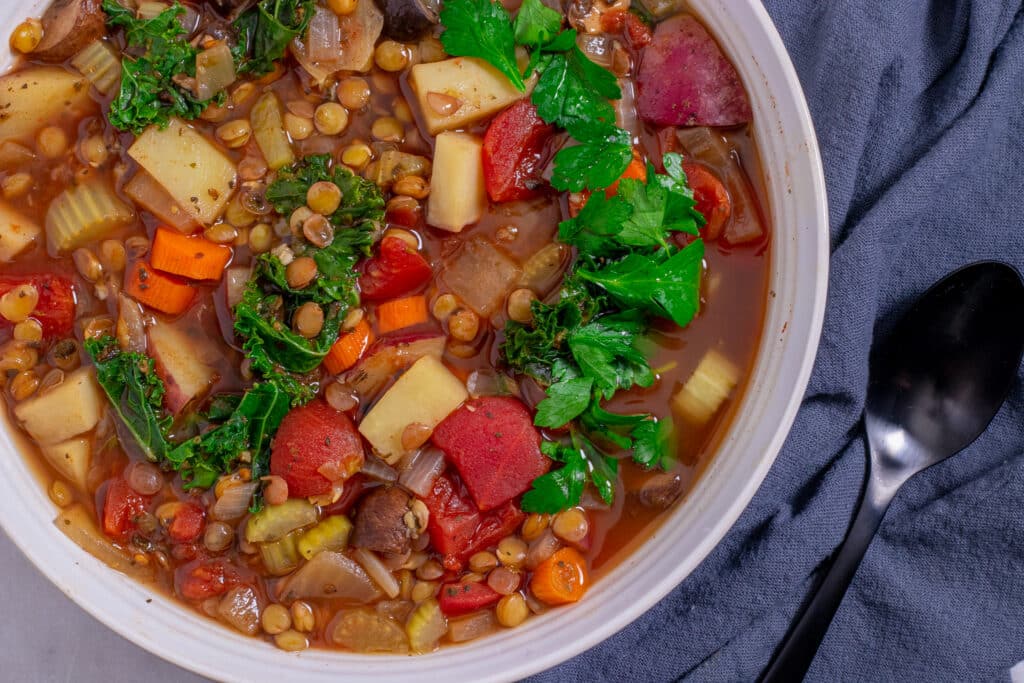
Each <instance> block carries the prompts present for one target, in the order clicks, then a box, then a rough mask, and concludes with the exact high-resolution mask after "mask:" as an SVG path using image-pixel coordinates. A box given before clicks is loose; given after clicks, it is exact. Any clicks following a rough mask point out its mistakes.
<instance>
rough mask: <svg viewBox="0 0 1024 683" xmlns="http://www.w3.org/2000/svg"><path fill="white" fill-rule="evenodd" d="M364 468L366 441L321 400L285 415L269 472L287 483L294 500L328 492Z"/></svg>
mask: <svg viewBox="0 0 1024 683" xmlns="http://www.w3.org/2000/svg"><path fill="white" fill-rule="evenodd" d="M362 465H363V442H362V440H361V439H360V438H359V434H357V433H356V428H355V427H354V426H353V425H352V420H350V419H349V417H348V415H346V414H345V413H342V412H339V411H337V410H335V409H334V408H332V407H331V406H329V405H327V402H326V401H324V400H322V399H317V400H316V401H313V402H311V403H307V404H306V405H304V406H302V407H301V408H293V409H292V410H291V411H290V412H289V413H288V414H287V415H285V416H284V419H283V420H282V421H281V427H280V428H279V429H278V431H277V436H276V437H275V438H274V445H273V448H272V450H271V453H270V473H271V474H273V475H276V476H278V477H281V478H283V479H284V480H285V481H286V482H288V495H289V496H291V497H292V498H306V497H308V496H319V495H322V494H324V493H327V492H329V491H330V490H331V486H332V485H333V484H335V483H338V482H343V481H345V480H346V479H348V478H349V477H350V476H351V475H352V474H354V473H356V472H358V471H359V468H360V467H362Z"/></svg>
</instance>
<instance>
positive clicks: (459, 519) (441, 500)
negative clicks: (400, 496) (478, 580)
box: [423, 472, 526, 571]
mask: <svg viewBox="0 0 1024 683" xmlns="http://www.w3.org/2000/svg"><path fill="white" fill-rule="evenodd" d="M423 502H424V504H425V505H426V506H427V510H429V511H430V518H429V521H428V522H427V531H428V532H429V533H430V542H431V544H432V545H433V546H434V549H435V550H437V551H438V552H439V553H441V554H442V555H444V556H445V557H444V564H445V567H447V568H448V569H450V570H452V571H456V570H458V569H460V568H461V567H462V563H463V562H464V561H465V560H466V559H468V558H469V556H470V555H472V554H473V553H475V552H479V551H481V550H485V549H487V548H489V547H491V546H493V545H497V543H498V541H500V540H501V539H503V538H505V537H506V536H508V535H509V534H512V533H514V532H515V530H516V529H517V528H518V527H519V525H520V524H521V523H522V521H523V518H524V517H525V516H526V515H524V514H523V512H522V511H521V510H520V509H519V508H518V507H516V505H515V503H513V502H509V503H506V504H505V505H503V506H501V507H500V508H498V509H496V510H491V511H489V512H480V510H479V509H478V508H477V506H476V505H475V504H474V503H473V499H472V498H471V497H470V495H469V492H468V491H467V490H466V487H465V485H464V484H463V483H462V480H461V479H459V478H458V475H456V474H454V473H452V472H447V473H445V474H442V475H441V476H440V477H438V478H437V480H436V481H435V482H434V488H433V489H432V490H431V491H430V495H428V496H427V497H426V498H424V499H423Z"/></svg>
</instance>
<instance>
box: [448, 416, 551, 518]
mask: <svg viewBox="0 0 1024 683" xmlns="http://www.w3.org/2000/svg"><path fill="white" fill-rule="evenodd" d="M432 438H433V441H434V444H435V445H437V447H438V448H440V449H441V450H442V451H444V453H445V455H446V456H448V460H449V461H450V462H451V463H452V464H453V465H455V467H456V469H458V471H459V474H460V475H461V476H462V480H463V481H464V482H466V488H468V489H469V492H470V494H471V495H472V496H473V500H474V501H475V502H476V504H477V507H478V508H480V509H481V510H491V509H493V508H496V507H498V506H500V505H503V504H504V503H507V502H508V501H510V500H512V499H513V498H515V497H516V496H518V495H519V494H520V493H523V492H524V491H526V490H527V489H529V488H530V483H531V482H533V480H534V479H536V478H537V477H539V476H540V475H542V474H544V473H545V472H547V471H548V468H549V467H550V466H551V461H550V460H549V459H548V458H546V457H545V456H544V455H543V454H542V453H541V452H540V433H539V432H538V431H537V429H536V428H535V427H534V426H533V418H532V417H531V416H530V411H529V410H527V409H526V406H524V405H523V404H522V402H521V401H519V400H518V399H515V398H512V397H509V396H488V397H484V398H478V399H474V400H471V401H467V402H466V403H465V404H464V405H463V406H462V407H461V408H459V409H458V410H456V411H455V412H454V413H452V414H451V415H449V416H448V418H447V419H446V420H445V421H444V422H442V423H441V424H439V425H438V426H437V429H435V430H434V435H433V437H432Z"/></svg>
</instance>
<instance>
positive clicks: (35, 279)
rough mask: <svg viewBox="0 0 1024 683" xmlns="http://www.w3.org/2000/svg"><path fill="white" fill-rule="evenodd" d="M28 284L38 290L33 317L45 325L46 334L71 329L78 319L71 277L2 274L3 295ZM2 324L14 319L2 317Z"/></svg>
mask: <svg viewBox="0 0 1024 683" xmlns="http://www.w3.org/2000/svg"><path fill="white" fill-rule="evenodd" d="M25 284H30V285H34V286H35V288H36V290H38V292H39V303H37V304H36V309H35V312H34V313H33V314H32V317H33V318H35V319H36V320H38V321H39V324H40V325H42V328H43V337H44V338H46V339H50V338H53V337H63V336H66V335H67V334H68V333H69V332H71V327H72V326H73V325H74V323H75V289H74V286H73V285H72V284H71V280H69V279H67V278H66V277H62V276H60V275H53V274H50V273H39V274H35V275H0V296H3V295H4V294H6V293H7V292H9V291H11V290H12V289H14V288H15V287H17V286H18V285H25ZM0 324H4V325H10V324H11V323H10V322H8V321H6V320H4V319H3V318H0Z"/></svg>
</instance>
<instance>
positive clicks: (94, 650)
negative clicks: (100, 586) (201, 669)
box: [0, 532, 206, 683]
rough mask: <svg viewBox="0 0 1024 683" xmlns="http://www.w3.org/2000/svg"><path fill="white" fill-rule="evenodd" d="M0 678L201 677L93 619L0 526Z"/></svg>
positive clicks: (105, 682) (85, 682)
mask: <svg viewBox="0 0 1024 683" xmlns="http://www.w3.org/2000/svg"><path fill="white" fill-rule="evenodd" d="M0 573H2V576H3V581H0V609H2V611H3V618H2V619H0V643H3V645H2V646H0V672H2V673H0V680H3V681H18V682H19V683H51V682H58V681H59V682H61V683H64V682H71V681H73V682H74V683H122V682H123V683H129V682H132V683H134V682H136V681H146V683H170V682H172V681H173V683H203V681H205V680H206V679H204V678H200V677H199V676H195V675H193V674H191V673H189V672H187V671H185V670H184V669H180V668H178V667H177V666H175V665H173V664H169V663H167V662H165V661H164V660H162V659H160V658H159V657H156V656H154V655H151V654H150V653H148V652H146V651H145V650H143V649H142V648H140V647H137V646H135V645H133V644H132V643H130V642H128V641H127V640H125V639H124V638H122V637H121V636H119V635H117V634H116V633H114V632H113V631H111V630H110V629H108V628H107V627H106V626H104V625H103V624H101V623H100V622H98V621H96V620H95V619H93V618H92V617H91V616H90V615H89V614H87V613H86V612H85V611H84V610H82V609H81V608H80V607H78V605H76V604H75V603H73V602H71V600H69V599H68V598H67V597H66V596H65V595H64V594H63V593H61V592H60V591H59V590H57V588H56V587H54V586H53V584H51V583H50V582H49V581H47V580H46V577H44V576H43V575H42V574H40V573H39V571H38V570H37V569H36V568H35V567H34V566H32V564H31V563H29V561H28V560H27V559H25V556H24V555H22V554H21V552H20V551H19V550H18V549H17V547H15V545H14V544H13V543H11V541H10V539H8V538H7V536H6V535H4V534H3V533H2V532H0Z"/></svg>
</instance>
